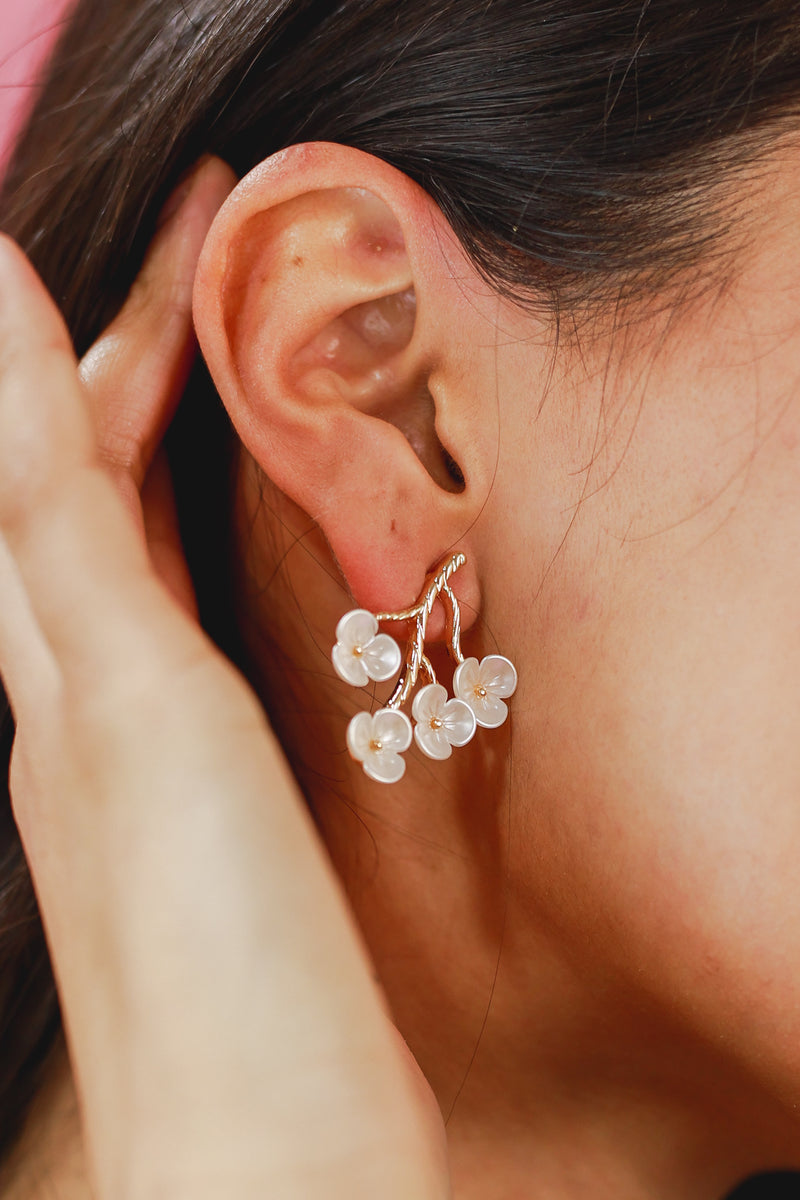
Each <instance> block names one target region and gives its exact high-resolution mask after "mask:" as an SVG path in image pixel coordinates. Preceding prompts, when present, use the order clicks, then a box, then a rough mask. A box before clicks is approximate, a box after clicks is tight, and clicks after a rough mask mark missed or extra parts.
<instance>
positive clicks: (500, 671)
mask: <svg viewBox="0 0 800 1200" xmlns="http://www.w3.org/2000/svg"><path fill="white" fill-rule="evenodd" d="M466 561H467V560H466V556H465V555H463V554H454V555H453V556H452V557H451V558H448V559H447V560H446V561H445V562H444V563H442V564H441V565H440V566H438V567H437V568H436V569H435V570H434V571H431V573H430V575H428V577H427V578H426V580H425V587H424V588H423V591H422V594H421V596H420V598H419V600H417V602H416V604H412V606H411V607H410V608H405V609H403V610H402V612H396V613H371V612H367V611H366V609H363V608H356V609H354V610H353V611H352V612H349V613H347V614H346V615H345V616H344V617H342V619H341V621H340V622H339V624H338V625H337V626H336V645H335V646H334V647H333V651H332V653H331V659H332V661H333V665H334V668H335V670H336V673H337V675H339V677H340V678H341V679H344V680H345V682H346V683H351V684H353V685H354V686H355V687H364V686H366V684H368V683H369V682H370V681H371V680H372V681H374V682H375V683H383V682H385V681H386V680H388V679H391V678H392V677H393V676H394V675H396V674H397V673H398V671H399V670H400V667H401V665H402V664H403V655H402V654H401V652H400V647H399V646H398V644H397V642H396V641H395V640H394V638H391V637H389V635H388V634H386V633H380V632H379V626H380V625H381V624H382V623H383V622H384V621H407V622H413V625H412V627H411V630H410V633H409V638H408V646H407V648H406V653H405V665H404V667H403V672H402V674H401V676H400V678H399V679H398V681H397V685H396V686H395V689H394V691H393V692H392V695H391V697H390V698H389V700H388V701H387V703H386V706H385V708H381V709H379V710H378V711H377V712H376V713H366V712H361V713H357V714H356V716H354V717H353V719H352V720H351V722H350V724H349V725H348V727H347V749H348V750H349V752H350V754H351V756H352V757H353V758H354V759H355V760H356V761H357V762H360V763H361V765H362V767H363V768H364V772H365V773H366V774H367V775H368V776H369V777H370V779H376V780H378V781H379V782H381V783H396V782H397V781H398V779H402V777H403V774H404V772H405V769H406V764H405V761H404V760H403V758H402V757H401V755H402V754H403V752H404V751H406V750H407V749H408V748H409V746H410V745H411V740H412V737H413V739H414V741H416V743H417V745H418V746H419V748H420V750H421V751H422V752H423V754H426V755H427V756H428V758H435V759H445V758H449V757H450V755H451V754H452V753H453V747H454V746H455V747H460V746H466V744H467V742H469V741H470V740H471V739H472V736H473V734H474V733H475V729H476V727H477V726H478V725H482V726H484V727H485V728H486V729H496V728H497V727H498V726H500V725H502V724H503V722H504V721H505V719H506V717H507V716H508V707H507V706H506V704H505V703H504V701H505V700H506V699H507V698H508V697H509V696H511V695H513V693H514V691H515V689H516V686H517V672H516V670H515V669H514V666H513V664H512V663H511V662H510V661H509V660H508V659H507V658H504V657H503V656H502V655H501V654H489V655H487V657H486V658H484V659H482V660H481V661H480V662H478V660H477V658H464V655H463V654H462V653H461V611H460V609H459V606H458V600H457V599H456V597H455V595H454V593H453V590H452V588H451V587H450V577H451V576H452V575H453V574H454V573H455V572H456V571H457V570H458V569H459V567H463V565H464V563H465V562H466ZM437 597H441V598H442V601H443V603H444V606H445V612H446V617H447V626H446V628H447V647H448V650H449V652H450V657H451V658H452V659H453V660H454V662H455V663H456V669H455V673H454V675H453V691H454V693H455V695H454V696H453V697H452V698H451V699H448V695H447V689H446V688H445V687H443V686H442V684H440V683H439V682H438V680H437V678H436V673H435V671H434V669H433V667H432V666H431V663H430V661H429V659H428V657H427V655H426V654H425V635H426V632H427V628H428V618H429V617H430V615H431V611H432V610H433V605H434V602H435V601H436V599H437ZM420 677H421V678H422V679H423V680H424V684H423V686H422V687H421V688H420V689H419V690H418V691H417V692H416V694H415V696H414V699H413V702H412V706H411V715H412V716H413V718H414V726H413V728H412V725H411V721H410V720H409V718H408V717H407V715H406V714H405V713H404V712H403V711H402V708H403V706H404V705H405V704H407V703H408V700H409V698H410V696H411V693H412V692H413V691H414V688H415V687H416V685H417V682H418V680H419V679H420Z"/></svg>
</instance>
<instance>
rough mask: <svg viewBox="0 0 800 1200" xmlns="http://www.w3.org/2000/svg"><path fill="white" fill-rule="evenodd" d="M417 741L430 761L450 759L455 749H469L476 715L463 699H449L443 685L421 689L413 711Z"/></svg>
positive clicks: (433, 684) (415, 699)
mask: <svg viewBox="0 0 800 1200" xmlns="http://www.w3.org/2000/svg"><path fill="white" fill-rule="evenodd" d="M411 711H412V714H413V716H414V720H415V721H416V725H415V726H414V740H415V741H416V743H417V745H418V746H419V748H420V750H421V751H422V752H423V754H427V756H428V758H439V759H443V758H449V757H450V755H451V754H452V753H453V746H466V744H467V742H468V741H469V740H470V739H471V737H472V735H473V734H474V732H475V714H474V712H473V711H472V709H471V708H470V707H469V705H468V704H465V703H464V701H463V700H448V699H447V689H446V688H443V687H442V685H441V684H440V683H429V684H428V685H427V687H424V688H420V690H419V691H418V692H417V694H416V696H415V697H414V703H413V705H412V708H411Z"/></svg>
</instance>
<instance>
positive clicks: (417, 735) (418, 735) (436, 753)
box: [414, 705, 466, 759]
mask: <svg viewBox="0 0 800 1200" xmlns="http://www.w3.org/2000/svg"><path fill="white" fill-rule="evenodd" d="M464 707H466V705H465V706H464ZM414 740H415V741H416V743H417V745H418V746H419V748H420V750H421V751H422V753H423V754H427V756H428V758H438V759H445V758H449V757H450V755H451V754H452V753H453V749H452V747H451V745H450V742H449V740H448V738H447V735H446V734H445V731H444V729H434V728H433V727H432V726H431V723H430V721H422V722H421V723H420V724H419V725H415V726H414Z"/></svg>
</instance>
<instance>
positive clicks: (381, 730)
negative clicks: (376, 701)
mask: <svg viewBox="0 0 800 1200" xmlns="http://www.w3.org/2000/svg"><path fill="white" fill-rule="evenodd" d="M372 736H373V737H374V738H376V739H377V740H378V741H379V742H381V743H382V745H383V750H382V751H381V752H380V753H382V754H386V753H387V752H391V751H394V752H395V753H398V754H400V753H402V751H403V750H407V749H408V747H409V746H410V745H411V722H410V721H409V719H408V717H407V716H406V714H405V713H403V712H398V711H397V710H396V709H394V708H379V709H378V711H377V712H376V713H375V715H374V716H373V718H372Z"/></svg>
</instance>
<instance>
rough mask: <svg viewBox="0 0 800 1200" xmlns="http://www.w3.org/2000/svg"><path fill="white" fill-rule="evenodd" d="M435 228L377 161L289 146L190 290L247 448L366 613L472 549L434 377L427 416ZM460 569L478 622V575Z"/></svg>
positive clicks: (236, 210)
mask: <svg viewBox="0 0 800 1200" xmlns="http://www.w3.org/2000/svg"><path fill="white" fill-rule="evenodd" d="M439 219H440V220H441V218H439ZM435 223H436V211H435V210H434V206H433V204H432V202H431V201H430V199H429V198H428V197H427V196H426V195H425V193H423V192H422V191H421V189H419V188H418V187H417V186H416V185H415V184H413V183H412V182H411V181H410V180H408V179H407V178H406V177H405V176H403V175H402V174H400V173H399V172H397V171H395V170H394V169H393V168H391V167H389V166H388V165H387V164H385V163H382V162H380V161H379V160H376V159H374V158H372V157H371V156H369V155H365V154H362V153H360V152H359V151H355V150H352V149H350V148H347V147H341V146H328V145H316V146H315V145H312V146H301V147H294V148H292V149H291V150H288V151H284V152H282V153H281V154H279V155H277V156H275V158H273V159H270V160H268V162H267V163H265V164H262V166H261V167H259V168H256V170H255V171H254V172H252V173H251V175H249V176H248V177H247V178H246V179H245V180H243V181H242V183H241V184H240V185H239V187H238V188H237V189H235V191H234V192H233V194H232V195H231V197H230V198H229V200H228V201H227V203H226V204H225V205H224V206H223V209H222V210H221V212H220V214H219V216H218V218H217V220H216V222H215V224H214V227H213V228H212V231H211V233H210V235H209V239H208V241H207V244H206V247H205V249H204V252H203V256H202V259H201V263H200V268H199V271H198V276H197V282H196V286H195V321H196V326H197V331H198V337H199V340H200V345H201V348H202V350H203V353H204V355H205V358H206V361H207V363H208V365H209V368H210V370H211V373H212V376H213V378H214V381H215V383H216V386H217V388H218V390H219V392H220V395H221V397H222V399H223V402H224V403H225V405H226V407H227V409H228V411H229V414H230V416H231V418H232V420H233V423H234V425H235V426H236V429H237V431H238V433H239V435H240V437H241V439H242V441H243V443H244V445H245V446H246V448H247V449H248V451H249V452H250V454H251V455H252V456H253V458H254V459H255V460H256V462H257V463H258V464H259V466H260V467H261V468H262V469H263V470H264V472H265V473H266V474H267V475H268V476H269V477H270V478H271V479H272V481H273V482H274V483H275V484H276V485H277V486H278V487H279V488H280V490H281V491H283V492H284V493H285V494H286V495H287V496H288V497H289V498H290V499H291V500H293V501H294V502H295V503H296V504H298V505H299V506H300V507H301V508H302V509H303V510H305V511H306V512H307V513H308V514H309V515H310V516H312V517H313V518H314V519H315V520H316V521H317V522H318V524H319V525H320V527H321V528H322V531H323V533H324V534H325V536H326V538H327V540H328V543H329V544H330V546H331V549H332V552H333V554H334V556H335V558H336V560H337V562H338V563H339V565H340V567H341V569H342V571H343V572H344V575H345V577H346V580H347V583H348V585H349V588H350V590H351V592H352V594H353V596H354V598H355V599H356V601H357V602H358V603H359V604H360V605H362V606H363V607H365V608H368V609H370V610H372V611H378V610H385V609H400V608H402V607H403V606H404V605H406V604H408V603H409V601H410V600H411V599H413V598H414V597H415V596H416V595H417V594H418V592H419V589H420V586H421V584H422V581H423V580H424V578H425V576H426V574H427V572H428V571H429V570H430V569H431V567H432V565H434V564H435V563H436V562H437V561H439V560H440V559H441V558H442V557H443V555H444V554H445V553H447V552H448V551H450V550H451V549H452V548H454V547H456V546H458V547H459V548H464V540H463V539H464V535H465V532H466V530H467V529H468V528H469V526H470V523H471V520H472V519H473V516H474V512H473V509H474V507H475V504H476V499H477V494H476V493H475V491H474V489H471V488H470V477H469V470H468V467H469V461H468V460H469V453H468V447H469V444H470V441H469V438H467V437H466V436H465V433H466V429H465V426H464V425H463V424H462V423H460V421H459V419H458V412H457V406H456V405H454V404H453V403H452V399H450V402H449V403H445V402H444V400H443V397H446V395H447V389H446V388H445V387H444V386H443V384H442V380H441V378H439V381H438V386H437V389H436V390H437V397H438V398H439V402H438V411H437V403H434V399H433V395H432V389H431V386H430V379H431V375H432V373H433V372H434V371H436V370H438V371H439V375H440V376H441V370H440V363H441V361H442V360H443V358H444V357H445V355H444V354H443V352H442V346H441V338H442V334H443V328H445V326H443V324H442V322H441V320H440V319H439V309H440V306H439V305H438V304H437V295H436V286H435V279H434V278H433V277H432V274H431V270H430V264H431V244H433V246H434V248H437V249H438V252H439V253H441V241H440V238H441V234H440V233H437V230H436V228H435ZM462 435H464V436H463V438H462ZM478 502H479V501H478ZM460 576H461V578H460V579H459V580H458V581H457V582H458V590H459V593H460V599H461V600H462V602H464V607H465V613H469V612H470V611H472V612H474V611H477V608H478V594H477V593H478V587H477V575H476V573H475V572H474V570H471V569H470V568H467V569H466V570H464V571H463V572H460Z"/></svg>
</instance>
